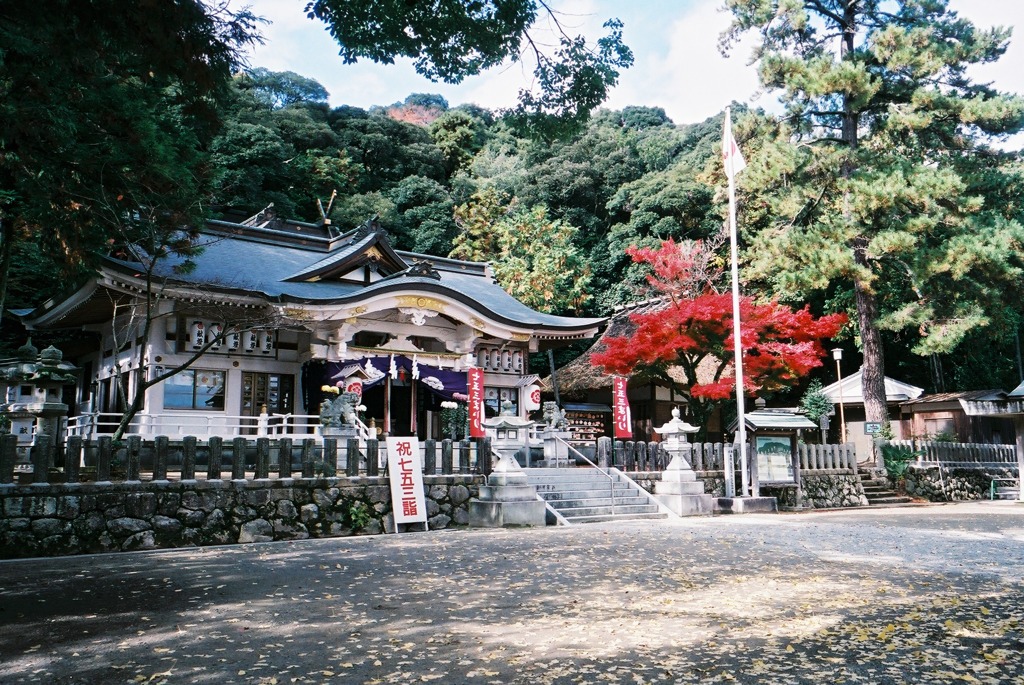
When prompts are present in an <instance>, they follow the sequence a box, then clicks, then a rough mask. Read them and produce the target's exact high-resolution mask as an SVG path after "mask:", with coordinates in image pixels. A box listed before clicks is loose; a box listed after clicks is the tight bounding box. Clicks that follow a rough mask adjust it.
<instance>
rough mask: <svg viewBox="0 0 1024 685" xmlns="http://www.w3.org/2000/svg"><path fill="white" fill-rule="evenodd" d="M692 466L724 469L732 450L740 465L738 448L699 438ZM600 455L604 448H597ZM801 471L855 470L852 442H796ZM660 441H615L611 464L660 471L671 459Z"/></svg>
mask: <svg viewBox="0 0 1024 685" xmlns="http://www.w3.org/2000/svg"><path fill="white" fill-rule="evenodd" d="M690 447H691V450H690V453H689V461H690V467H691V468H692V469H693V470H694V471H723V470H724V469H725V455H726V454H728V451H729V450H731V451H732V452H733V459H734V460H735V463H736V466H737V468H738V466H739V450H736V449H734V448H733V446H732V445H727V444H725V443H711V442H698V443H692V444H691V445H690ZM598 456H599V458H600V456H601V452H600V449H599V450H598ZM797 456H798V457H799V459H800V470H801V471H835V470H855V469H856V468H857V454H856V451H855V450H854V447H853V445H851V444H846V445H818V444H800V445H797ZM671 458H672V457H671V455H670V454H668V453H667V452H666V451H665V450H664V449H663V448H662V443H660V442H650V443H644V442H616V443H614V447H613V449H612V451H611V454H610V455H609V460H608V465H609V466H615V467H617V468H620V469H622V470H623V471H661V470H664V468H665V466H666V465H667V464H668V462H669V461H671Z"/></svg>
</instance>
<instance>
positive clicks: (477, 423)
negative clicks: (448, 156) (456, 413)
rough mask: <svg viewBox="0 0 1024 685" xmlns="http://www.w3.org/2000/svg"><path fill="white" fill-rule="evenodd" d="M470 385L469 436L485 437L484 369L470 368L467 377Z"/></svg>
mask: <svg viewBox="0 0 1024 685" xmlns="http://www.w3.org/2000/svg"><path fill="white" fill-rule="evenodd" d="M467 384H468V386H469V437H471V438H482V437H484V435H485V434H484V423H483V422H484V370H483V369H470V370H469V376H468V378H467Z"/></svg>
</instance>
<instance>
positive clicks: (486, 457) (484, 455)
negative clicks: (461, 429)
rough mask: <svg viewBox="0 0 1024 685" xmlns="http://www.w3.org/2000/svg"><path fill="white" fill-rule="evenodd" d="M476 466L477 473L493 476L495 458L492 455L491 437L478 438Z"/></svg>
mask: <svg viewBox="0 0 1024 685" xmlns="http://www.w3.org/2000/svg"><path fill="white" fill-rule="evenodd" d="M476 466H477V471H478V472H479V473H482V474H483V475H485V476H489V475H491V473H492V472H493V471H494V457H493V455H492V453H491V439H490V438H489V437H485V438H477V440H476Z"/></svg>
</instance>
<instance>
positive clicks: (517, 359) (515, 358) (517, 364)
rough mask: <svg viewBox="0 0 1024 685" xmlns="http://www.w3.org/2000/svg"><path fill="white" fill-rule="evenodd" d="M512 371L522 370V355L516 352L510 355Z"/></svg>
mask: <svg viewBox="0 0 1024 685" xmlns="http://www.w3.org/2000/svg"><path fill="white" fill-rule="evenodd" d="M512 370H513V371H522V370H523V353H522V352H520V351H518V350H516V351H515V352H513V353H512Z"/></svg>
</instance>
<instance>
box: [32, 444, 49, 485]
mask: <svg viewBox="0 0 1024 685" xmlns="http://www.w3.org/2000/svg"><path fill="white" fill-rule="evenodd" d="M51 449H53V437H52V436H51V435H50V434H49V433H36V444H34V445H32V482H33V483H34V484H35V483H48V482H49V479H50V463H51V461H52V460H51V459H50V450H51Z"/></svg>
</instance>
